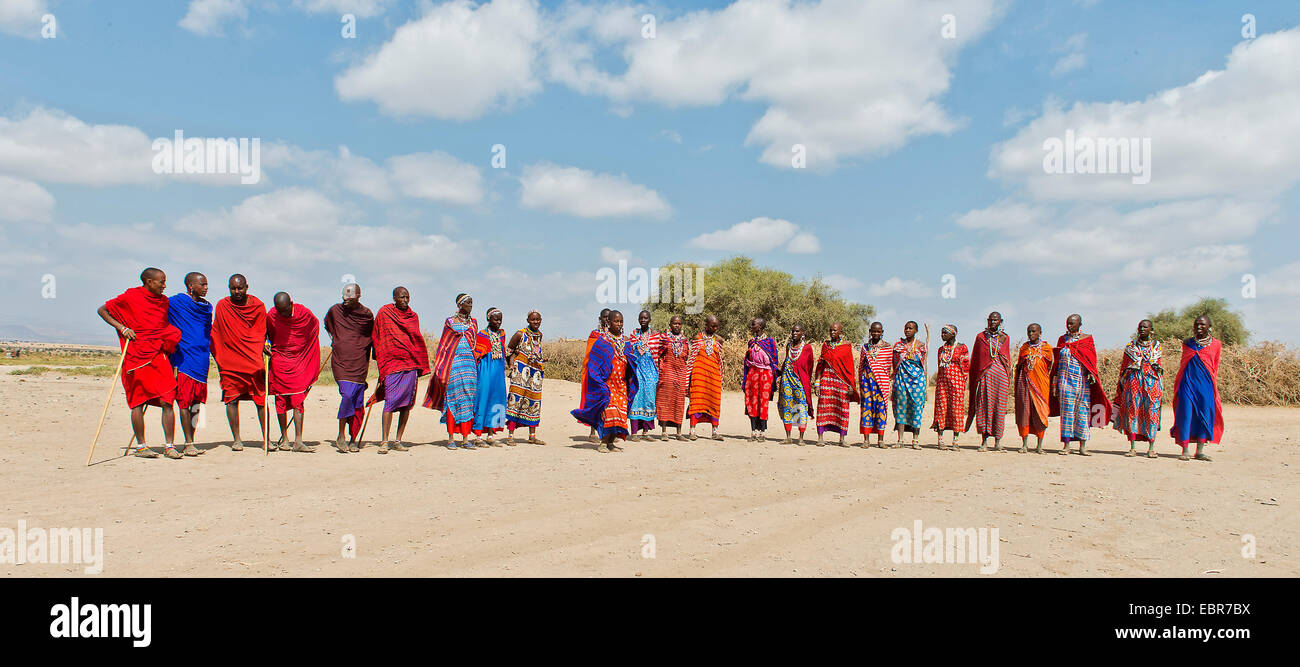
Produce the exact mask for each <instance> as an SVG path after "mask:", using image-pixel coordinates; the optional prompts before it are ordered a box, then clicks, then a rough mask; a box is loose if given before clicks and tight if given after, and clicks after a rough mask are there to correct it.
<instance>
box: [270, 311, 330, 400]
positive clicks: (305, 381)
mask: <svg viewBox="0 0 1300 667" xmlns="http://www.w3.org/2000/svg"><path fill="white" fill-rule="evenodd" d="M266 329H267V335H268V336H269V337H270V339H271V393H272V394H299V393H302V392H304V391H307V390H308V389H310V388H311V386H312V385H313V384H315V383H316V378H318V377H320V320H318V319H316V316H315V315H314V314H312V312H311V311H310V310H308V309H307V306H304V305H302V304H301V303H295V304H293V312H292V314H290V315H289V317H284V316H283V315H281V314H280V311H279V310H276V309H275V308H272V309H271V310H269V311H267V313H266Z"/></svg>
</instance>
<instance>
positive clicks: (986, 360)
mask: <svg viewBox="0 0 1300 667" xmlns="http://www.w3.org/2000/svg"><path fill="white" fill-rule="evenodd" d="M980 334H983V335H988V331H987V330H986V331H981V332H980ZM999 358H1000V359H1002V360H1003V361H1005V362H1006V369H1007V388H1008V390H1011V391H1014V389H1015V377H1014V372H1015V367H1014V366H1012V365H1011V336H1008V335H1007V334H1005V333H1004V334H1002V345H1001V346H1000V347H999V348H998V354H997V356H996V357H995V356H993V355H991V354H989V345H988V343H987V342H985V339H984V338H983V337H981V336H980V335H978V334H977V335H976V336H975V345H974V346H973V347H972V348H971V355H970V376H969V377H968V378H967V379H966V394H967V397H966V428H967V430H969V429H970V426H971V424H973V423H974V422H975V388H976V386H977V385H979V379H980V378H981V377H983V376H984V371H985V370H987V369H988V367H989V365H991V364H993V363H994V362H996V361H997V360H998V359H999ZM1093 358H1094V361H1093V366H1094V367H1095V366H1096V365H1097V362H1096V361H1095V359H1096V353H1095V352H1094V354H1093ZM1007 401H1008V402H1010V401H1011V395H1010V393H1008V394H1007Z"/></svg>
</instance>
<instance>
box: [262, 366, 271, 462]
mask: <svg viewBox="0 0 1300 667" xmlns="http://www.w3.org/2000/svg"><path fill="white" fill-rule="evenodd" d="M262 368H263V370H264V371H265V372H264V373H263V374H262V378H263V381H264V383H265V388H266V393H265V394H263V398H262V402H263V403H265V405H264V406H263V409H264V410H265V412H266V419H265V420H264V421H263V424H262V426H263V429H262V453H263V454H270V453H271V357H269V356H268V357H267V358H266V363H265V364H264V365H263V366H262Z"/></svg>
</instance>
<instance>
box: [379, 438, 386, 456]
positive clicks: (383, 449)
mask: <svg viewBox="0 0 1300 667" xmlns="http://www.w3.org/2000/svg"><path fill="white" fill-rule="evenodd" d="M379 453H380V454H387V453H388V441H387V440H385V441H384V442H381V443H379Z"/></svg>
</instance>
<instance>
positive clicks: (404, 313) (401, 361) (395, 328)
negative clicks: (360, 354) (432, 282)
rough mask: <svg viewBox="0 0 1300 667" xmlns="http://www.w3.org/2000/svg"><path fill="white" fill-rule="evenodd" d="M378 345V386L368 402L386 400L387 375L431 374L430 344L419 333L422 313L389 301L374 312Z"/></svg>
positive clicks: (376, 355) (372, 340) (374, 340)
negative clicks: (385, 385) (419, 313)
mask: <svg viewBox="0 0 1300 667" xmlns="http://www.w3.org/2000/svg"><path fill="white" fill-rule="evenodd" d="M370 340H371V344H372V345H374V348H375V366H377V367H378V368H379V386H378V387H376V388H375V393H374V395H373V396H371V397H370V400H368V401H366V403H367V404H373V403H375V402H376V401H382V400H384V378H385V377H387V376H389V375H391V374H393V373H398V372H401V371H410V370H414V371H417V373H416V375H428V374H429V346H428V345H426V344H425V342H424V334H423V333H421V332H420V316H419V315H416V314H415V310H414V309H412V308H407V309H406V310H398V308H397V306H395V305H393V304H391V303H390V304H386V305H384V307H382V308H380V309H379V312H377V313H375V328H374V331H373V333H372V334H371V339H370Z"/></svg>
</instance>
